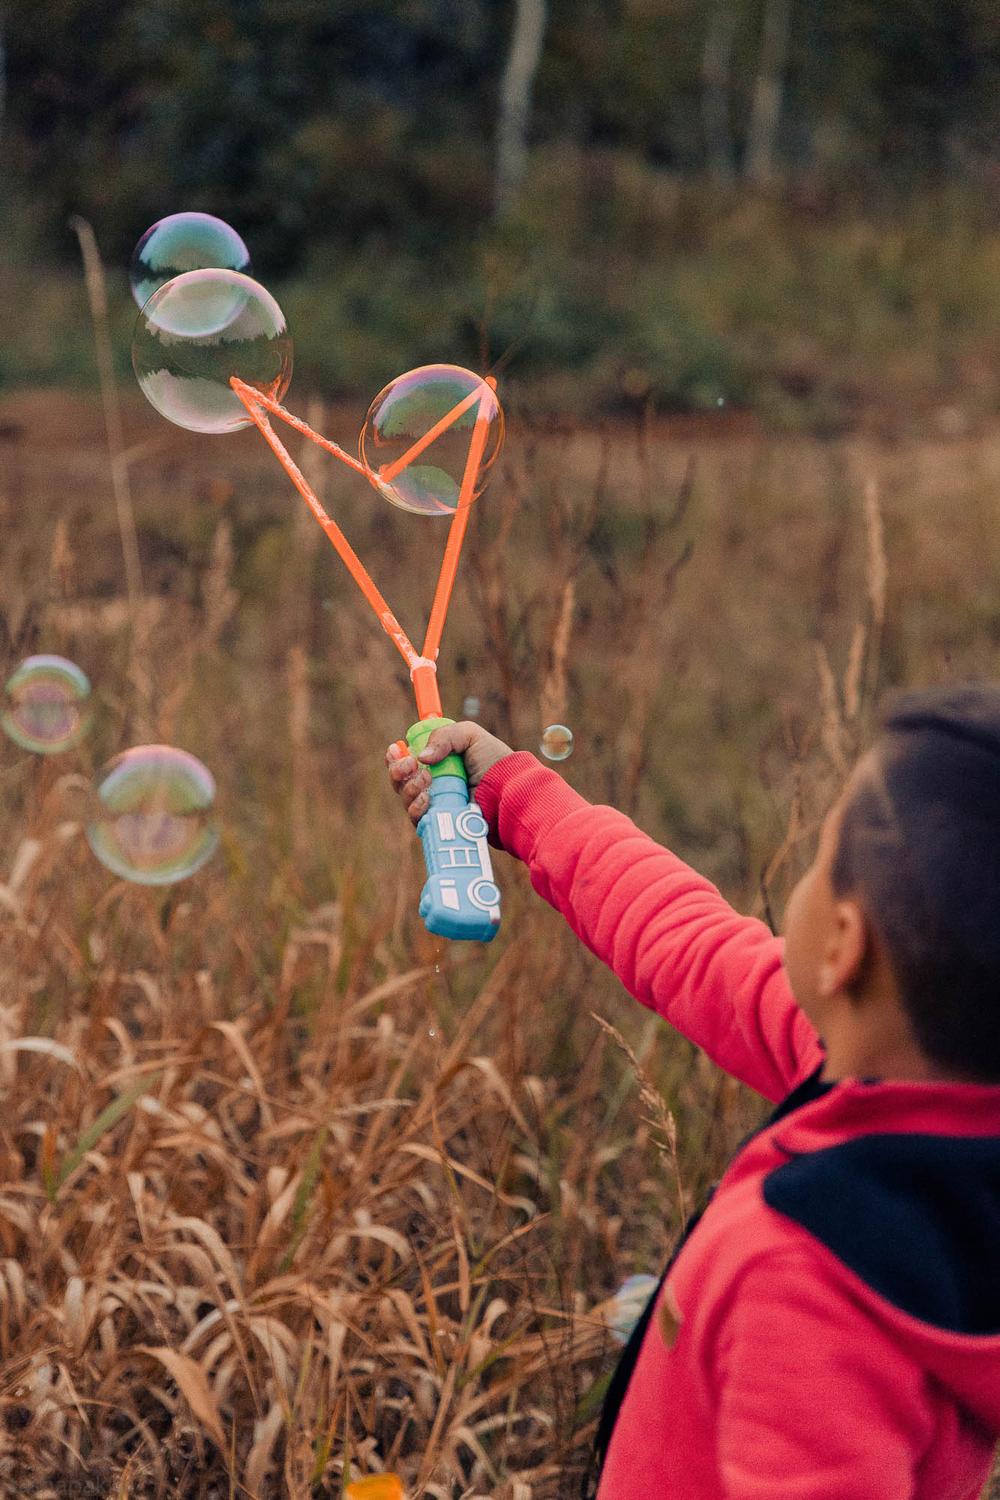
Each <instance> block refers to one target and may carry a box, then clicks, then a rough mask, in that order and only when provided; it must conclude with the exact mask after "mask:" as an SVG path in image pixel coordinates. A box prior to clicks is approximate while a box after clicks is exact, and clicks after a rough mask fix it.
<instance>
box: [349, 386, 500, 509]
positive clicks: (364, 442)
mask: <svg viewBox="0 0 1000 1500" xmlns="http://www.w3.org/2000/svg"><path fill="white" fill-rule="evenodd" d="M456 407H457V408H458V414H457V415H456V416H455V418H454V419H453V420H452V421H451V422H447V423H446V424H445V425H444V427H443V428H442V430H441V431H440V432H437V433H435V435H434V436H433V438H431V441H430V442H428V443H427V445H426V446H425V447H424V448H423V449H422V450H421V451H420V452H419V453H417V454H415V455H414V457H413V459H412V461H411V462H410V463H408V464H407V465H406V467H405V468H402V469H399V470H398V471H397V469H396V464H397V463H398V462H399V460H400V459H401V458H403V457H404V455H405V454H406V453H408V452H409V451H410V450H411V449H412V448H413V446H414V445H415V444H418V443H419V442H420V441H421V439H425V438H427V437H429V436H430V434H431V433H432V432H433V431H434V429H435V428H436V426H437V424H438V423H439V422H443V421H444V420H445V419H446V418H447V417H448V416H449V414H450V413H451V412H453V411H455V409H456ZM480 413H482V416H483V418H484V420H485V423H486V433H485V441H484V444H483V450H482V456H481V458H480V461H479V465H478V472H477V474H476V479H475V483H474V486H473V490H472V495H471V499H472V500H475V499H476V498H477V496H478V495H479V494H480V493H481V491H482V489H483V486H484V484H485V482H486V472H487V470H488V469H489V467H490V465H491V464H492V463H493V461H494V460H495V458H496V456H497V454H498V453H499V452H500V448H501V446H502V444H503V433H504V423H503V412H502V410H501V407H500V403H499V401H498V400H497V398H496V393H495V391H494V390H493V388H492V386H489V385H487V384H486V382H485V380H483V378H482V377H481V376H480V375H474V374H473V373H472V371H471V370H463V369H462V368H461V367H460V366H459V365H421V367H420V368H419V369H418V370H410V371H409V372H408V373H407V374H406V375H400V376H398V377H397V378H396V379H395V380H393V381H391V382H390V383H389V384H388V385H387V386H386V387H385V389H384V390H381V391H379V393H378V395H377V396H376V397H375V400H374V401H373V402H372V404H371V406H370V407H369V409H368V416H367V418H366V419H365V425H364V427H363V428H362V430H361V440H360V443H359V450H360V454H361V460H362V462H363V463H364V464H365V465H366V466H367V468H368V469H369V470H370V472H371V475H372V482H373V483H374V485H375V488H376V489H377V490H378V491H379V493H380V494H381V495H384V496H385V498H386V499H387V500H389V501H390V502H391V503H392V504H393V505H398V506H399V508H400V509H401V510H408V511H412V512H413V513H414V514H416V515H421V516H450V515H453V514H454V512H455V510H456V508H457V506H458V497H459V493H460V491H461V485H462V478H463V475H464V474H465V467H466V463H467V461H468V458H469V450H470V445H471V443H472V442H473V434H474V432H475V430H476V422H477V418H478V416H479V414H480ZM480 431H481V429H480ZM476 441H479V439H478V438H477V439H476Z"/></svg>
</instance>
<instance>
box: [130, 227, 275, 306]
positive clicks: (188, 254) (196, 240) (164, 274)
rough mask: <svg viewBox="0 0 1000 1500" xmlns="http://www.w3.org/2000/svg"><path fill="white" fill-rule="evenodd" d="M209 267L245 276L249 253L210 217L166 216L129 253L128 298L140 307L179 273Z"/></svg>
mask: <svg viewBox="0 0 1000 1500" xmlns="http://www.w3.org/2000/svg"><path fill="white" fill-rule="evenodd" d="M213 267H214V268H217V269H224V270H229V271H242V272H243V274H244V275H249V272H250V252H249V250H248V249H247V247H246V245H245V244H244V243H243V241H242V240H241V239H240V236H239V235H238V234H237V233H236V230H235V229H233V228H231V226H230V225H229V224H227V223H226V222H225V220H224V219H217V218H216V217H215V215H214V214H198V213H182V214H169V215H168V216H167V218H165V219H158V220H157V221H156V223H155V224H153V225H152V226H151V227H150V228H149V229H147V230H146V233H145V234H144V235H143V236H142V239H141V240H140V241H139V243H138V244H137V245H136V247H135V249H134V250H133V252H132V263H131V265H130V266H129V273H128V277H129V285H130V286H131V288H132V296H133V297H134V298H135V300H136V302H137V303H138V305H139V306H140V307H144V306H145V305H146V303H147V302H148V301H149V299H150V297H151V296H152V295H153V293H154V292H155V291H158V290H159V288H160V287H161V286H165V285H166V283H167V282H168V281H173V279H174V277H175V276H180V275H181V273H182V272H183V271H201V270H205V269H211V268H213Z"/></svg>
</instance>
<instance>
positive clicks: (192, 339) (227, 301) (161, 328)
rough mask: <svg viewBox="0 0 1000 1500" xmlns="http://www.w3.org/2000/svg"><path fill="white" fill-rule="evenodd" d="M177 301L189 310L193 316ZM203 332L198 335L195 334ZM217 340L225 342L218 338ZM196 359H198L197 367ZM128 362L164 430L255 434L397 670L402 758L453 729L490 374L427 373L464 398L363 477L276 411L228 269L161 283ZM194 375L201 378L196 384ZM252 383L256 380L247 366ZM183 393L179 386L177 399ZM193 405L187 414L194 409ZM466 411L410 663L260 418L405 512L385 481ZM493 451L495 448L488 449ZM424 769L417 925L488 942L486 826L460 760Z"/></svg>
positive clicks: (490, 898) (493, 907)
mask: <svg viewBox="0 0 1000 1500" xmlns="http://www.w3.org/2000/svg"><path fill="white" fill-rule="evenodd" d="M199 301H200V304H201V306H200V308H199V307H198V304H199ZM189 303H190V304H191V306H192V307H193V308H194V309H195V311H194V312H193V313H192V311H191V310H190V308H189V306H188V304H189ZM154 304H157V305H156V306H154ZM251 304H253V311H254V313H255V314H256V318H255V319H254V318H252V319H250V322H251V323H252V324H253V327H252V329H251V332H250V334H249V335H246V336H244V337H243V338H241V337H240V335H239V329H238V328H237V327H236V326H235V325H237V324H238V323H239V321H240V319H241V318H242V319H243V320H244V321H246V315H247V311H248V308H249V307H250V306H251ZM208 314H210V317H209V316H208ZM265 315H266V316H265ZM261 322H263V323H264V324H265V325H266V326H265V327H264V328H263V329H261V328H260V327H258V324H260V323H261ZM206 324H207V327H208V332H207V333H206V332H205V331H204V330H205V328H206ZM223 334H225V335H226V336H225V337H222V336H221V335H223ZM150 338H151V339H152V340H153V341H154V342H155V343H156V344H157V345H158V348H157V352H156V358H155V360H151V359H150V358H149V350H148V349H147V348H146V347H145V343H148V341H149V340H150ZM282 338H283V339H284V341H285V344H286V345H287V347H286V348H285V349H284V351H283V352H280V351H279V352H280V357H279V360H278V363H279V368H278V371H277V375H276V376H275V375H274V374H273V373H271V372H272V371H273V368H274V359H275V353H276V350H278V349H279V343H278V342H276V341H280V340H281V339H282ZM144 340H145V342H144ZM265 340H266V343H265V342H264V341H265ZM248 342H249V343H250V344H256V345H263V348H264V352H265V354H266V355H267V356H268V358H267V359H265V364H266V365H268V373H269V374H270V375H271V378H268V379H262V380H261V381H260V383H259V384H258V383H252V382H251V381H250V380H247V379H244V378H243V375H242V374H237V373H236V372H235V370H234V369H233V368H232V366H233V364H234V363H239V362H241V361H240V360H239V359H238V358H237V356H238V352H239V350H240V345H241V343H242V344H247V343H248ZM206 350H207V352H208V355H209V356H210V357H206ZM243 352H244V353H245V352H246V351H245V350H244V351H243ZM251 352H253V353H255V354H256V355H257V356H258V357H257V358H256V359H252V360H251V361H250V363H251V365H253V366H259V365H260V358H259V356H260V354H261V348H259V347H258V348H255V349H254V350H253V351H251ZM185 355H187V358H185V357H184V356H185ZM133 359H134V363H135V366H136V373H137V375H138V377H139V383H140V385H141V386H142V388H143V390H144V392H145V394H146V395H147V397H148V398H149V399H150V400H151V402H152V404H153V405H154V406H156V407H157V409H158V410H160V411H161V412H162V413H163V414H164V415H165V416H167V417H168V418H169V419H170V420H172V421H175V422H179V425H181V426H189V427H192V428H194V430H196V431H206V430H207V431H230V430H233V429H234V428H236V427H239V426H244V425H246V421H247V419H248V418H249V420H250V421H251V422H252V423H253V424H254V425H255V426H256V428H257V430H258V431H259V432H260V434H261V436H262V437H263V438H264V440H265V442H266V443H267V444H268V446H269V447H270V449H271V451H272V452H273V453H274V455H275V457H276V458H277V459H278V462H279V463H280V464H281V466H282V468H283V469H284V470H285V472H286V474H287V475H288V477H289V479H290V480H291V481H292V484H293V485H294V486H295V488H296V490H297V491H298V493H299V494H300V496H301V497H302V499H303V500H304V501H305V502H306V504H307V506H308V507H309V509H310V511H311V512H312V515H313V516H314V518H315V519H316V521H317V522H318V523H319V525H320V526H321V527H322V529H323V531H324V533H325V535H326V536H327V539H328V540H329V541H330V542H331V544H332V545H333V547H334V548H335V549H336V551H337V553H338V555H339V556H340V558H341V560H342V562H343V563H344V565H345V566H346V568H347V570H348V572H349V573H350V575H351V577H352V578H353V580H354V582H355V584H356V585H357V586H358V588H359V589H360V591H361V593H362V595H363V596H364V598H365V599H366V600H367V602H368V603H369V605H370V606H371V608H372V610H373V611H374V613H375V616H376V618H377V619H378V621H379V624H380V625H381V626H382V629H383V630H384V631H385V633H386V634H387V635H388V636H389V639H390V640H391V641H392V642H393V644H394V645H395V647H396V649H397V650H398V651H399V653H400V655H401V656H402V657H403V660H404V661H405V662H406V665H407V668H408V670H409V673H410V680H411V681H412V683H413V689H414V695H415V697H416V704H417V713H418V715H419V718H418V721H417V722H416V723H415V724H413V725H411V726H410V728H409V730H408V731H407V735H406V740H407V745H408V746H409V748H410V749H411V750H412V751H413V753H414V754H416V753H418V752H419V751H420V750H422V749H423V747H424V746H425V745H426V743H427V741H428V739H429V738H430V735H431V734H432V732H433V731H434V730H435V729H436V728H439V727H441V726H443V725H446V724H451V723H454V720H452V719H447V718H445V717H444V716H443V715H442V711H441V699H440V694H439V690H438V684H437V658H438V654H439V652H440V645H441V637H442V633H443V630H444V625H445V620H446V618H447V612H448V605H449V603H450V600H451V595H452V591H453V588H454V583H455V578H456V574H457V570H458V563H459V559H460V556H461V551H462V544H463V541H464V539H465V533H466V529H467V526H468V519H469V511H470V509H471V507H472V504H473V502H474V500H475V497H476V493H477V482H478V481H479V479H480V477H481V472H482V470H483V468H484V467H485V466H486V464H484V459H485V454H486V445H487V441H488V438H489V434H490V429H491V426H493V425H494V424H497V423H498V422H499V424H500V425H499V427H498V429H497V430H498V431H499V432H501V433H502V414H501V411H500V406H499V402H498V401H497V398H496V382H495V380H494V379H493V378H492V377H490V376H486V377H479V376H475V375H473V374H472V373H471V372H470V371H465V370H460V369H458V368H456V367H442V366H437V367H429V368H430V370H432V371H447V370H449V369H450V371H451V373H452V375H454V376H456V377H462V381H463V382H464V383H465V384H468V385H470V386H471V389H469V390H468V391H466V392H465V394H463V396H462V397H461V399H460V400H459V401H457V402H456V403H454V404H453V405H452V406H451V407H450V409H449V410H447V411H445V412H444V413H443V414H441V415H440V416H439V417H438V418H437V419H436V420H435V421H434V422H433V423H432V424H431V425H430V427H429V428H428V429H427V430H426V431H425V432H423V433H421V434H420V435H419V436H417V437H416V438H415V439H414V440H413V441H412V442H410V443H409V444H408V446H407V447H406V448H405V451H404V452H403V453H402V454H401V455H399V456H398V457H396V458H395V459H394V460H393V461H392V462H391V463H388V464H386V465H384V466H383V467H381V468H379V469H378V470H374V469H372V468H371V467H370V466H369V465H368V463H367V462H365V461H364V459H362V460H359V459H356V458H354V457H353V456H352V455H351V454H349V453H347V452H346V451H345V450H344V449H343V448H341V447H340V445H339V444H337V443H335V442H333V441H332V440H331V439H329V438H326V437H323V436H322V434H320V433H317V432H315V431H314V430H313V428H312V427H310V426H309V424H308V423H306V422H304V421H302V419H301V418H299V417H296V416H295V415H294V414H293V413H291V412H289V411H287V410H286V409H285V408H284V407H283V406H282V405H281V404H280V401H279V400H278V396H279V395H283V394H284V391H285V389H286V388H287V385H288V380H289V378H290V373H291V353H290V341H289V340H288V337H287V331H286V329H285V324H284V317H283V315H282V314H281V310H280V308H278V305H277V303H275V302H274V299H273V298H272V297H271V296H270V294H269V293H267V292H266V291H265V290H264V288H263V287H261V286H259V285H258V284H257V283H256V282H253V281H251V280H250V278H249V277H247V276H245V275H242V274H239V273H236V272H233V271H229V270H197V271H192V272H187V273H183V274H182V275H180V276H177V277H175V278H173V279H172V280H171V281H168V282H166V283H165V284H164V285H162V286H161V287H160V288H159V289H158V290H157V291H156V292H155V293H154V295H153V296H152V297H151V298H150V300H149V302H148V303H147V304H146V306H145V307H144V308H143V310H142V312H141V313H140V317H139V322H138V324H137V333H136V341H135V344H134V346H133ZM220 361H221V363H220ZM206 370H207V371H208V372H209V374H208V375H207V376H206ZM244 373H247V372H246V371H245V372H244ZM253 373H254V374H257V369H256V368H255V369H254V370H253ZM412 373H413V372H411V374H412ZM165 377H166V378H165ZM410 378H411V377H410V375H407V376H400V377H399V380H398V381H394V382H392V384H391V385H390V386H389V387H387V388H386V392H391V391H392V389H393V387H395V386H397V385H400V384H402V383H403V382H405V381H407V380H408V379H410ZM222 381H224V382H225V385H226V386H227V387H228V389H229V390H230V391H231V392H232V396H234V397H235V398H236V400H237V401H238V402H239V403H240V407H242V412H241V413H240V414H239V418H238V419H236V418H234V417H233V415H232V414H231V413H230V414H228V415H220V409H219V404H218V399H217V397H218V390H217V387H218V385H219V383H221V382H222ZM177 382H180V383H181V390H182V397H181V398H179V397H178V392H177V390H175V389H174V388H173V387H174V385H176V383H177ZM196 383H197V384H200V385H211V384H213V383H214V386H215V391H214V395H215V397H216V400H215V404H214V409H213V411H212V412H211V414H210V416H206V415H205V414H204V413H202V412H200V411H192V410H191V409H190V408H191V406H192V401H193V394H192V393H193V392H194V391H195V389H196ZM185 385H186V387H188V388H190V389H189V390H187V391H186V392H185ZM386 392H382V393H381V395H380V396H379V397H377V398H376V400H375V402H373V404H372V408H371V412H370V413H369V421H371V417H372V413H373V412H374V411H375V410H376V408H377V407H378V405H379V402H380V401H381V400H382V398H383V397H385V395H386ZM194 404H195V405H197V403H196V402H195V403H194ZM473 408H475V417H474V420H473V425H472V432H471V436H470V439H469V446H468V451H467V453H466V457H465V464H464V468H463V472H462V478H461V482H460V484H459V486H458V492H457V496H456V499H455V504H454V509H453V513H452V518H451V524H450V527H449V530H448V536H447V539H446V543H445V548H444V553H443V555H442V559H441V567H440V570H439V573H438V578H437V583H436V586H435V591H434V598H433V601H432V604H431V610H430V615H429V617H428V623H427V630H426V634H425V637H424V644H423V648H422V650H421V651H420V652H419V653H418V652H417V650H416V648H415V647H414V645H413V644H412V642H411V641H410V638H409V636H408V635H407V633H406V631H405V630H404V629H403V627H402V625H401V624H400V623H399V621H398V620H397V618H396V616H395V614H394V613H393V611H392V609H391V608H390V606H389V604H388V602H387V600H386V599H385V597H384V595H383V594H382V593H381V591H380V590H379V588H378V586H377V585H376V583H375V581H374V579H373V578H372V577H371V574H370V573H369V572H368V570H367V568H366V567H365V565H364V563H363V562H362V561H361V559H360V557H359V556H358V555H357V553H356V552H355V550H354V548H353V547H352V546H351V543H350V542H349V541H348V539H347V537H346V536H345V534H344V532H343V531H342V530H341V528H340V526H339V525H338V524H337V522H336V521H335V520H334V519H333V518H332V517H331V516H330V515H329V514H328V513H327V511H326V510H325V508H324V507H323V505H322V504H321V502H320V500H319V498H318V497H317V495H316V494H315V492H314V490H313V489H312V486H311V485H310V484H309V481H308V480H307V479H306V477H305V475H304V474H303V473H302V470H301V469H300V467H299V466H298V464H296V462H295V460H294V459H293V458H292V456H291V454H290V453H289V452H288V450H287V448H286V447H285V445H284V443H283V442H282V441H281V439H280V437H279V436H278V434H277V433H276V432H275V430H274V427H273V425H272V423H271V420H270V418H271V417H272V416H273V417H277V418H278V419H279V420H281V421H283V422H286V423H287V424H288V425H289V426H290V427H292V428H293V429H294V430H295V431H296V432H298V433H300V434H301V435H302V436H303V437H306V438H308V439H309V440H310V441H311V442H315V443H316V444H318V446H319V447H320V448H322V449H324V451H326V452H328V453H330V454H331V455H332V456H333V457H334V458H337V459H339V460H340V461H341V462H342V463H345V464H346V465H347V466H348V467H349V468H351V469H353V470H354V471H355V472H357V473H360V474H362V475H364V477H365V478H367V479H368V480H369V481H370V482H371V483H372V484H373V485H374V487H375V488H376V489H378V490H379V491H380V492H381V493H383V494H386V495H388V496H389V498H392V499H394V502H395V503H402V504H403V508H407V509H410V508H412V507H411V506H409V505H406V504H405V502H401V501H398V500H396V492H395V491H394V489H393V482H394V481H395V480H396V479H397V478H399V477H400V476H402V475H404V474H405V473H406V471H407V470H408V469H409V468H410V466H411V465H412V464H414V461H415V460H416V459H417V458H419V457H420V456H421V454H423V453H424V451H425V450H426V449H427V448H428V447H430V445H431V444H432V443H433V442H434V441H435V440H436V439H437V438H439V437H442V436H443V435H445V434H446V433H448V432H449V431H450V430H452V429H453V428H454V427H455V424H456V423H458V422H459V421H461V419H462V418H463V417H465V416H466V414H467V413H469V412H471V411H472V409H473ZM244 413H245V415H244ZM365 430H367V424H366V429H365ZM496 446H497V448H498V446H499V440H498V442H497V445H496ZM362 452H364V433H363V434H362ZM495 456H496V450H495V451H494V452H493V454H492V455H491V457H490V459H489V460H488V462H492V459H493V458H494V457H495ZM435 508H436V510H437V512H438V513H441V512H444V511H447V510H448V509H450V508H451V507H449V506H447V505H446V504H445V502H444V501H443V500H441V501H439V502H438V503H437V505H436V507H435ZM430 771H431V777H432V782H431V789H430V797H429V806H428V810H427V812H426V813H425V814H424V816H423V817H422V818H421V820H420V823H419V824H418V829H417V831H418V833H419V835H420V841H421V845H422V847H423V852H424V861H425V864H426V867H427V881H426V883H425V885H424V889H423V891H422V893H421V898H420V908H419V910H420V915H421V917H422V918H423V921H424V924H425V926H426V927H427V928H428V930H429V931H430V932H434V933H437V934H439V935H441V936H444V937H449V938H452V939H474V940H478V941H481V942H488V941H489V940H490V939H491V938H492V937H494V936H495V934H496V932H497V929H498V926H499V922H500V891H499V889H498V887H497V885H496V882H495V881H494V879H493V871H492V866H491V862H490V854H489V846H488V844H487V841H486V833H487V824H486V820H485V819H484V818H483V816H482V813H481V812H480V810H479V808H478V806H477V805H476V803H475V802H473V801H471V800H470V797H469V790H468V780H467V777H466V773H465V765H464V762H463V760H462V758H461V756H459V755H449V756H447V757H446V758H445V759H444V760H443V761H441V762H439V763H438V764H437V765H435V766H432V767H431V768H430Z"/></svg>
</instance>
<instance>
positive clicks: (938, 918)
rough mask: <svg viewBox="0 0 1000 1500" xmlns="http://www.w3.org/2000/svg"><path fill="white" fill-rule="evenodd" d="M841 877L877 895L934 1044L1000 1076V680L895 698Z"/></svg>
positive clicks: (910, 1006)
mask: <svg viewBox="0 0 1000 1500" xmlns="http://www.w3.org/2000/svg"><path fill="white" fill-rule="evenodd" d="M831 883H832V885H833V889H834V892H835V893H836V894H837V895H841V896H842V895H846V894H848V893H851V894H856V895H857V896H858V897H859V898H860V899H861V900H862V901H863V903H864V905H865V908H866V910H867V912H868V915H869V917H870V919H871V921H872V923H873V924H874V926H875V928H876V929H877V931H878V932H879V934H880V935H881V937H882V939H883V940H884V942H885V946H886V951H887V954H888V957H889V962H890V964H891V966H892V969H893V973H894V975H895V978H896V982H897V984H898V985H899V988H900V993H901V998H902V1003H903V1006H904V1009H905V1010H906V1013H907V1016H908V1017H909V1021H910V1025H911V1027H912V1029H913V1034H914V1037H915V1038H916V1041H917V1043H918V1045H919V1046H920V1047H921V1049H922V1050H923V1052H924V1053H925V1054H926V1056H927V1057H928V1058H929V1059H931V1061H933V1062H935V1063H937V1064H938V1066H940V1067H943V1068H946V1069H948V1070H949V1071H952V1072H955V1073H958V1074H960V1075H962V1076H964V1077H966V1078H968V1079H970V1080H976V1081H982V1082H989V1083H997V1082H1000V686H994V687H990V686H967V687H960V688H938V689H931V690H929V691H924V692H917V693H906V694H904V695H902V696H900V697H898V698H896V699H895V700H893V701H892V702H891V703H890V705H889V709H888V712H887V713H886V714H885V717H884V720H883V726H882V733H881V735H880V737H879V739H878V741H877V742H876V744H875V747H874V750H873V754H872V760H871V765H870V769H868V770H867V774H865V773H862V779H861V780H860V783H859V785H858V786H857V788H856V789H855V790H854V791H853V792H852V794H851V796H850V798H849V800H848V803H847V805H846V807H845V810H844V816H843V821H842V824H841V829H840V841H839V845H838V848H837V853H836V855H835V858H834V862H833V867H832V870H831Z"/></svg>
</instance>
